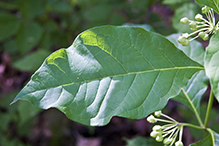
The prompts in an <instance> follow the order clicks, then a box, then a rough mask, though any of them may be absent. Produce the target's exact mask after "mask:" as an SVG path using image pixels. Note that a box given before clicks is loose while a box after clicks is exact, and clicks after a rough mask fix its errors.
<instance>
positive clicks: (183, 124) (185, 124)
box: [180, 123, 206, 130]
mask: <svg viewBox="0 0 219 146" xmlns="http://www.w3.org/2000/svg"><path fill="white" fill-rule="evenodd" d="M180 124H181V125H182V126H187V127H192V128H195V129H200V130H205V129H206V128H205V127H201V126H196V125H193V124H190V123H180Z"/></svg>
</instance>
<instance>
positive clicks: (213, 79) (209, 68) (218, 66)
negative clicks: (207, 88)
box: [204, 34, 219, 101]
mask: <svg viewBox="0 0 219 146" xmlns="http://www.w3.org/2000/svg"><path fill="white" fill-rule="evenodd" d="M218 40H219V34H216V35H214V36H213V37H212V38H211V40H210V43H209V46H208V47H207V48H206V54H205V63H204V66H205V70H206V75H207V76H208V77H209V78H210V83H211V87H212V89H213V92H214V95H215V97H216V98H217V100H218V101H219V47H218V46H219V41H218Z"/></svg>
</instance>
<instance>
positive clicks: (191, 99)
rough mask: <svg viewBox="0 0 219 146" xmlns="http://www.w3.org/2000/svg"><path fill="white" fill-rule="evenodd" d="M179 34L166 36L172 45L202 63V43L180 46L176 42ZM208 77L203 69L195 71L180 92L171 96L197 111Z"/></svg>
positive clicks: (193, 42)
mask: <svg viewBox="0 0 219 146" xmlns="http://www.w3.org/2000/svg"><path fill="white" fill-rule="evenodd" d="M180 35H181V34H172V35H170V36H168V37H167V39H169V40H170V41H171V42H172V43H174V45H175V46H176V47H177V48H179V49H180V50H182V51H183V52H184V53H185V54H186V55H187V56H188V57H190V58H191V59H192V60H194V61H196V62H198V63H200V64H202V65H204V54H205V51H204V48H203V46H202V44H201V43H200V42H198V41H195V40H194V41H192V42H190V44H189V46H182V45H181V44H180V43H178V41H177V38H178V37H179V36H180ZM208 83H209V81H208V77H207V76H206V75H205V71H199V72H197V73H196V74H195V75H194V76H193V77H192V78H191V79H190V80H189V82H188V84H187V86H186V87H184V88H183V90H184V91H185V92H183V91H181V92H180V94H179V95H178V96H176V97H175V98H173V100H176V101H178V102H181V103H183V104H185V105H186V106H188V107H189V108H190V109H191V110H193V109H192V107H191V104H193V105H194V106H195V108H196V110H197V111H199V110H200V101H201V99H202V96H203V94H204V93H205V92H206V90H207V87H208Z"/></svg>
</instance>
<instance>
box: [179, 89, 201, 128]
mask: <svg viewBox="0 0 219 146" xmlns="http://www.w3.org/2000/svg"><path fill="white" fill-rule="evenodd" d="M182 91H183V94H184V95H185V96H186V98H187V100H188V101H189V103H190V105H191V107H192V109H193V111H194V113H195V116H196V118H197V120H198V122H199V124H200V126H203V125H204V124H203V122H202V120H201V118H200V116H199V114H198V111H197V109H196V108H195V106H194V104H193V103H192V101H191V99H190V98H189V96H188V94H187V93H186V91H185V90H184V89H183V88H182Z"/></svg>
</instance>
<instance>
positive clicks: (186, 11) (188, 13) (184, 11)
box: [172, 3, 198, 32]
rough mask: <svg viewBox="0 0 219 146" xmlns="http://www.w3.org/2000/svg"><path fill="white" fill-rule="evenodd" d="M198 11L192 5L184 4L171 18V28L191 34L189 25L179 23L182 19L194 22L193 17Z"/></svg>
mask: <svg viewBox="0 0 219 146" xmlns="http://www.w3.org/2000/svg"><path fill="white" fill-rule="evenodd" d="M197 12H198V9H197V6H196V5H195V4H193V3H185V4H183V5H182V6H181V7H179V8H178V9H176V11H175V13H174V16H173V19H172V21H173V27H174V28H175V29H176V30H177V31H178V32H191V30H190V28H189V25H185V24H182V23H180V19H181V18H183V17H187V18H188V19H190V20H194V18H195V15H196V14H197Z"/></svg>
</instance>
